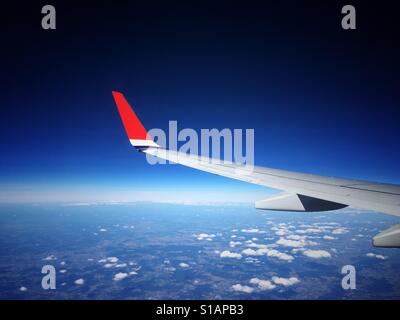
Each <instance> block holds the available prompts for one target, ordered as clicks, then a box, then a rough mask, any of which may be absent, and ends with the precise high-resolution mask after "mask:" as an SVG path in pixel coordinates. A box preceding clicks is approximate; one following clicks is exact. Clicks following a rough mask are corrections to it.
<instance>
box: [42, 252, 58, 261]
mask: <svg viewBox="0 0 400 320" xmlns="http://www.w3.org/2000/svg"><path fill="white" fill-rule="evenodd" d="M43 260H45V261H50V260H57V258H56V256H55V255H53V254H52V255H49V256H48V257H46V258H43Z"/></svg>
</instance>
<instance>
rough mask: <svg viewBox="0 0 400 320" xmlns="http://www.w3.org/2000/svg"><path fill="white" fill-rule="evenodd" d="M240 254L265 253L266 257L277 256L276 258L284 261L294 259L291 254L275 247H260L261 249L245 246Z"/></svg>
mask: <svg viewBox="0 0 400 320" xmlns="http://www.w3.org/2000/svg"><path fill="white" fill-rule="evenodd" d="M242 254H244V255H247V256H262V255H266V256H268V257H275V258H278V259H280V260H284V261H292V260H293V259H294V257H293V256H291V255H288V254H286V253H283V252H280V251H278V250H275V249H268V248H262V249H257V250H253V249H250V248H247V249H245V250H243V251H242Z"/></svg>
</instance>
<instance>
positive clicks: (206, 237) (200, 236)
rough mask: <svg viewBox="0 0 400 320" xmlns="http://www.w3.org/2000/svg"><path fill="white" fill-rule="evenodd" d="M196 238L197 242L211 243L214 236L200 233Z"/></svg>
mask: <svg viewBox="0 0 400 320" xmlns="http://www.w3.org/2000/svg"><path fill="white" fill-rule="evenodd" d="M196 237H197V240H208V241H211V240H212V239H213V238H215V234H208V233H200V234H198V235H197V236H196Z"/></svg>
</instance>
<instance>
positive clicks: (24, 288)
mask: <svg viewBox="0 0 400 320" xmlns="http://www.w3.org/2000/svg"><path fill="white" fill-rule="evenodd" d="M27 290H28V289H27V288H26V287H21V288H19V291H22V292H25V291H27Z"/></svg>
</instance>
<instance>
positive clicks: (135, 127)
mask: <svg viewBox="0 0 400 320" xmlns="http://www.w3.org/2000/svg"><path fill="white" fill-rule="evenodd" d="M112 95H113V97H114V100H115V103H116V104H117V107H118V111H119V115H120V116H121V119H122V122H123V124H124V127H125V131H126V134H127V135H128V138H129V139H140V140H146V139H147V138H148V137H147V131H146V129H145V128H144V127H143V125H142V123H141V122H140V120H139V118H138V117H137V116H136V114H135V112H134V111H133V110H132V108H131V106H130V105H129V103H128V102H127V101H126V99H125V97H124V95H123V94H122V93H120V92H117V91H113V92H112Z"/></svg>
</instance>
